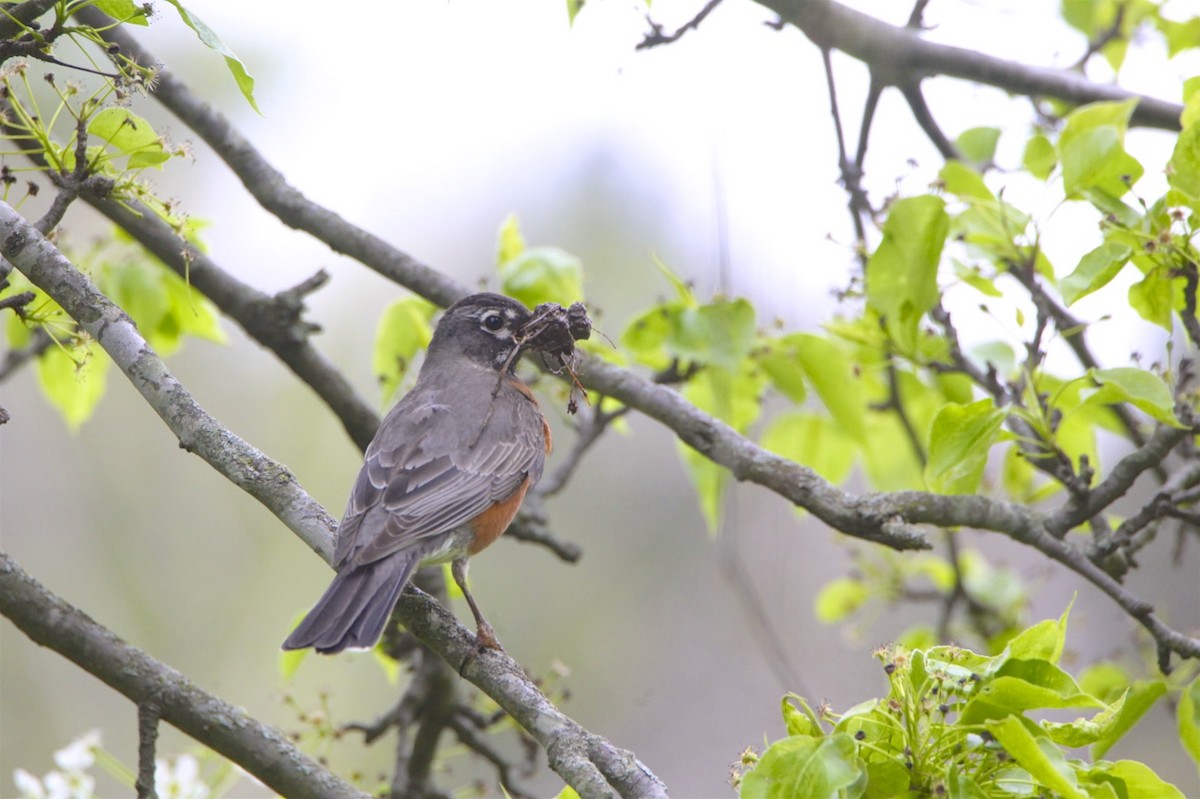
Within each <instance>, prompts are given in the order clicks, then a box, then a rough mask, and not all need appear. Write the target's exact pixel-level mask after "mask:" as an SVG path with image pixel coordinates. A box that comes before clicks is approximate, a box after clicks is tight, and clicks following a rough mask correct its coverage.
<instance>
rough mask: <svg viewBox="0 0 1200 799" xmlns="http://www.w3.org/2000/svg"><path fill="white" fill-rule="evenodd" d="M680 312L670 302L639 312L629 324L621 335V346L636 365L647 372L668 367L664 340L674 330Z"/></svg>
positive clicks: (680, 309)
mask: <svg viewBox="0 0 1200 799" xmlns="http://www.w3.org/2000/svg"><path fill="white" fill-rule="evenodd" d="M682 310H683V305H682V304H681V303H679V302H670V303H666V304H665V305H656V306H655V307H653V308H651V309H649V310H648V311H645V312H643V313H642V314H641V315H640V316H637V317H635V318H634V319H633V321H632V322H630V323H629V326H628V327H626V328H625V331H624V332H623V333H621V346H622V347H623V348H624V349H626V350H628V351H629V354H630V355H632V356H633V359H634V360H635V361H637V362H638V363H641V364H644V365H645V366H649V367H650V368H651V369H665V368H667V366H668V365H670V363H671V355H670V353H669V352H667V337H668V336H670V335H671V329H672V328H673V327H674V326H676V324H677V322H676V321H675V317H677V316H678V315H679V314H680V313H681V312H682Z"/></svg>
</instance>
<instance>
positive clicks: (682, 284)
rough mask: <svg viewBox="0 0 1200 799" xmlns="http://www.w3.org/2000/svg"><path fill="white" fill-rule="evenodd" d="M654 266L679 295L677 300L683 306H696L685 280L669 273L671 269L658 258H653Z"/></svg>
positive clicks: (693, 296)
mask: <svg viewBox="0 0 1200 799" xmlns="http://www.w3.org/2000/svg"><path fill="white" fill-rule="evenodd" d="M654 265H655V266H657V267H658V271H659V272H661V273H662V276H663V277H665V278H666V279H667V281H668V282H669V283H670V284H671V286H672V287H674V289H675V293H676V294H678V295H679V300H680V301H681V302H682V303H683V304H684V305H687V306H691V305H695V304H696V296H695V295H694V294H693V293H692V287H691V286H689V285H688V283H687V281H686V280H684V279H683V278H681V277H680V276H679V275H677V274H675V273H674V272H673V271H671V267H669V266H667V265H666V264H665V263H663V261H662V259H661V258H659V257H658V256H654Z"/></svg>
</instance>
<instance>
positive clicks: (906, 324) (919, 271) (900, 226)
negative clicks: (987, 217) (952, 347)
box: [867, 195, 950, 353]
mask: <svg viewBox="0 0 1200 799" xmlns="http://www.w3.org/2000/svg"><path fill="white" fill-rule="evenodd" d="M949 230H950V218H949V216H947V214H946V204H945V202H943V201H942V199H941V198H939V197H933V196H930V195H924V196H920V197H906V198H904V199H902V200H898V201H897V202H895V203H894V204H893V205H892V207H891V210H890V211H889V212H888V217H887V221H885V222H884V224H883V241H881V242H880V244H879V247H878V248H877V249H876V250H875V252H874V253H872V255H871V258H870V260H869V262H868V263H867V306H868V307H869V308H872V309H873V310H876V311H878V312H879V314H880V315H881V316H883V317H884V321H885V324H886V326H887V330H888V332H889V333H890V334H891V336H892V339H893V340H894V341H895V342H896V343H897V345H898V346H899V347H900V349H901V351H902V352H904V353H910V352H912V351H913V350H914V348H915V346H916V339H917V330H918V325H919V324H920V321H921V317H922V316H923V315H924V314H925V313H926V312H927V311H929V309H931V308H933V306H934V305H936V304H937V301H938V285H937V269H938V262H939V260H940V259H941V254H942V246H943V245H944V244H945V242H946V234H947V232H948V231H949Z"/></svg>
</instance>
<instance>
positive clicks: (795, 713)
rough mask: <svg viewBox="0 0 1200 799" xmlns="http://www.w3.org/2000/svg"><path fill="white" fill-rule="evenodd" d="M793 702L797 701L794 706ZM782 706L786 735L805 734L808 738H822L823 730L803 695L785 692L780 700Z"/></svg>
mask: <svg viewBox="0 0 1200 799" xmlns="http://www.w3.org/2000/svg"><path fill="white" fill-rule="evenodd" d="M794 702H799V703H800V707H796V705H795V704H794ZM781 704H782V706H783V708H782V709H783V722H784V724H785V725H786V726H787V732H788V735H806V736H808V737H810V738H824V737H825V732H824V730H822V729H821V725H820V724H819V723H818V722H817V714H816V713H813V710H812V708H811V707H809V706H808V702H805V701H804V697H802V696H798V695H796V694H791V693H789V694H786V695H785V696H784V697H783V699H782V700H781Z"/></svg>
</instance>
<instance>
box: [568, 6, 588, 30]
mask: <svg viewBox="0 0 1200 799" xmlns="http://www.w3.org/2000/svg"><path fill="white" fill-rule="evenodd" d="M584 2H585V0H567V24H568V25H574V24H575V17H576V16H577V15H578V14H579V12H580V10H582V9H583V4H584Z"/></svg>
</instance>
